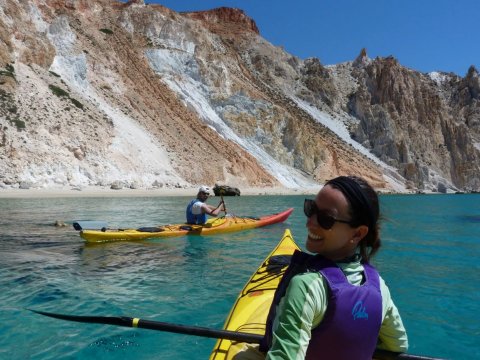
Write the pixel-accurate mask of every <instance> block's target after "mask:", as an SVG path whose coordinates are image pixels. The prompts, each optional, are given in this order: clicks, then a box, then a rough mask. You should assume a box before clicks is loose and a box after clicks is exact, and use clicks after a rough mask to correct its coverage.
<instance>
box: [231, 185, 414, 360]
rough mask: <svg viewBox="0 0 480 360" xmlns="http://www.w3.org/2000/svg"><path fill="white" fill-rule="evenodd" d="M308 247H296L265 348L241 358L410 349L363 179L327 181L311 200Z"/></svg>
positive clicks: (361, 359) (354, 355) (363, 355)
mask: <svg viewBox="0 0 480 360" xmlns="http://www.w3.org/2000/svg"><path fill="white" fill-rule="evenodd" d="M304 212H305V215H306V216H307V223H306V227H307V230H308V234H307V240H306V248H307V250H308V251H309V252H311V253H313V254H316V255H312V254H308V253H305V252H300V251H297V252H295V254H294V255H293V257H292V259H291V263H290V265H289V267H288V269H287V271H286V272H285V275H284V277H283V278H282V280H281V282H280V284H279V286H278V288H277V290H276V292H275V296H274V300H273V303H272V306H271V308H270V312H269V315H268V319H267V329H266V334H265V336H264V338H263V341H262V343H261V344H260V347H258V346H253V345H246V347H245V348H244V351H243V353H242V354H241V355H240V354H239V356H237V357H236V358H235V359H255V358H265V353H266V359H270V360H273V359H336V360H350V359H355V360H367V359H368V360H371V359H372V355H373V352H374V351H375V349H376V348H378V349H383V350H389V351H393V352H399V353H401V352H406V351H407V349H408V339H407V333H406V331H405V328H404V326H403V323H402V319H401V317H400V315H399V312H398V309H397V307H396V306H395V304H394V303H393V301H392V298H391V296H390V291H389V289H388V287H387V285H386V284H385V282H384V280H383V279H382V278H381V277H380V276H379V274H378V272H377V271H376V269H375V268H374V267H372V266H371V265H369V261H370V259H371V257H372V256H373V255H374V254H375V253H376V252H377V251H378V249H379V248H380V237H379V224H378V219H379V216H380V209H379V201H378V196H377V194H376V192H375V190H374V189H373V188H372V187H371V186H370V185H369V184H368V183H367V182H366V181H365V180H363V179H361V178H359V177H355V176H340V177H337V178H335V179H333V180H330V181H328V182H327V183H326V184H325V186H324V187H323V188H322V189H321V190H320V191H319V192H318V194H317V195H316V197H315V200H310V199H305V202H304Z"/></svg>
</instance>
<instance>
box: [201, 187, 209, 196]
mask: <svg viewBox="0 0 480 360" xmlns="http://www.w3.org/2000/svg"><path fill="white" fill-rule="evenodd" d="M198 193H204V194H207V195H210V188H209V187H208V186H200V189H198Z"/></svg>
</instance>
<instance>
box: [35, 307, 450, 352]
mask: <svg viewBox="0 0 480 360" xmlns="http://www.w3.org/2000/svg"><path fill="white" fill-rule="evenodd" d="M27 310H29V311H31V312H34V313H36V314H40V315H44V316H48V317H51V318H55V319H60V320H68V321H75V322H81V323H91V324H105V325H116V326H125V327H134V328H135V327H136V328H142V329H150V330H158V331H167V332H172V333H177V334H186V335H194V336H201V337H208V338H215V339H226V340H232V341H238V342H246V343H252V344H258V343H259V342H260V340H261V339H262V338H263V335H258V334H250V333H245V332H237V331H230V330H216V329H211V328H206V327H201V326H186V325H180V324H172V323H166V322H160V321H152V320H143V319H139V318H132V317H126V316H80V315H67V314H56V313H51V312H46V311H40V310H33V309H27ZM374 358H375V359H378V360H442V359H439V358H432V357H426V356H417V355H409V354H399V353H393V352H390V351H385V350H378V349H377V350H375V353H374Z"/></svg>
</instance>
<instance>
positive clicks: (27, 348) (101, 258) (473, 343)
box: [0, 194, 480, 360]
mask: <svg viewBox="0 0 480 360" xmlns="http://www.w3.org/2000/svg"><path fill="white" fill-rule="evenodd" d="M303 199H304V196H296V195H295V196H241V197H235V198H233V197H227V198H225V200H226V205H227V210H228V211H229V212H230V213H233V214H235V215H237V216H260V215H265V214H270V213H275V212H279V211H282V210H284V209H286V208H289V207H294V208H295V211H294V212H293V213H292V215H291V216H290V218H289V219H288V220H287V221H286V222H285V223H282V224H276V225H272V226H269V227H265V228H261V229H255V230H249V231H245V232H238V233H231V234H225V235H221V234H220V235H214V236H205V237H201V236H185V237H178V238H166V239H156V240H149V241H138V242H116V243H108V244H99V245H88V244H85V243H84V241H83V240H82V239H81V238H80V236H79V234H78V232H77V231H75V230H74V229H73V227H72V226H71V224H72V222H73V221H74V220H104V221H106V222H108V224H109V227H112V228H116V227H121V228H127V227H134V228H137V227H141V226H154V225H161V224H169V223H170V224H173V223H178V222H182V221H183V219H184V209H185V206H186V204H187V202H188V201H189V200H190V198H186V197H135V198H132V197H125V198H119V197H110V198H109V197H98V198H85V197H79V198H45V199H38V198H37V199H0V274H1V275H0V319H1V325H0V359H135V360H141V359H162V360H169V359H171V360H178V359H193V360H195V359H208V356H209V353H210V351H211V349H212V347H213V345H214V343H215V340H214V339H208V338H202V337H195V336H191V335H179V334H172V333H166V332H158V331H153V330H145V329H131V328H126V327H117V326H111V325H97V324H83V323H74V322H69V321H63V320H56V319H51V318H47V317H44V316H41V315H38V314H35V313H32V312H30V311H29V310H28V309H35V310H43V311H50V312H58V313H66V314H75V315H97V316H129V317H139V318H142V319H149V320H156V321H163V322H171V323H175V324H183V325H196V326H203V327H211V328H215V329H221V328H222V325H223V322H224V320H225V318H226V316H227V314H228V312H229V310H230V307H231V306H232V304H233V303H234V301H235V299H236V297H237V294H238V292H239V291H240V289H241V288H242V287H243V285H244V284H245V282H246V281H247V280H248V279H249V277H250V275H251V274H252V273H253V271H254V270H255V269H256V268H257V267H258V266H259V265H260V263H261V262H262V261H263V259H264V258H265V257H266V256H267V255H268V253H269V252H270V251H271V250H272V249H273V247H274V246H275V245H276V243H277V242H278V240H279V239H280V238H281V236H282V234H283V232H284V230H285V229H287V228H289V229H291V230H292V233H293V236H294V238H295V239H296V241H297V243H298V244H299V245H300V246H301V247H302V248H303V246H304V240H305V237H306V230H305V217H304V215H303V211H302V206H303ZM209 203H210V204H217V203H218V198H212V199H210V200H209ZM381 206H382V209H383V215H384V216H383V217H384V220H383V246H382V248H381V250H380V252H379V254H378V255H377V257H376V260H375V261H374V264H375V265H376V266H377V268H378V269H379V270H380V272H381V274H382V276H383V278H384V279H385V280H386V282H387V284H388V285H389V287H390V290H391V292H392V295H393V298H394V301H395V303H396V304H397V306H398V308H399V309H400V312H401V315H402V318H403V321H404V324H405V326H406V328H407V331H408V335H409V340H410V350H409V353H411V354H416V355H425V356H431V357H441V358H446V359H459V360H460V359H461V360H469V359H472V360H473V359H480V290H479V285H480V195H476V194H469V195H466V194H465V195H382V196H381ZM57 220H60V221H64V222H65V223H67V224H68V227H55V226H53V224H54V222H55V221H57Z"/></svg>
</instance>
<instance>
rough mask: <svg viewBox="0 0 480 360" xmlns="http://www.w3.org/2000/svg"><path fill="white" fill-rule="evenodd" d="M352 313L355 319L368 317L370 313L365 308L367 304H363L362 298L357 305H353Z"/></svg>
mask: <svg viewBox="0 0 480 360" xmlns="http://www.w3.org/2000/svg"><path fill="white" fill-rule="evenodd" d="M352 315H353V320H357V319H368V313H367V311H366V309H365V306H363V301H362V300H359V301H357V302H356V303H355V305H353V308H352Z"/></svg>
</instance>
